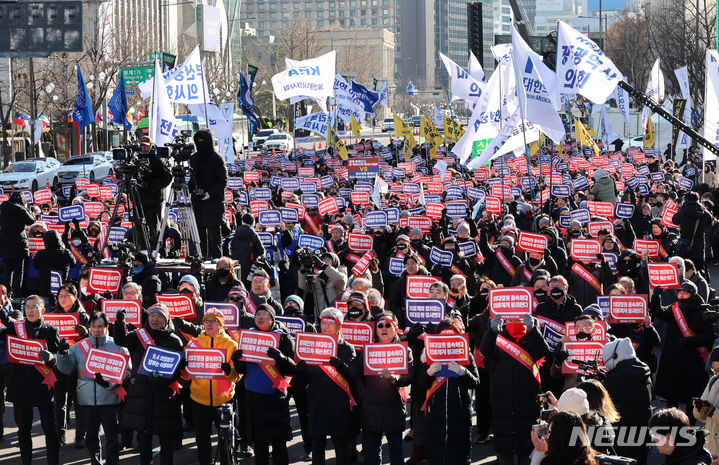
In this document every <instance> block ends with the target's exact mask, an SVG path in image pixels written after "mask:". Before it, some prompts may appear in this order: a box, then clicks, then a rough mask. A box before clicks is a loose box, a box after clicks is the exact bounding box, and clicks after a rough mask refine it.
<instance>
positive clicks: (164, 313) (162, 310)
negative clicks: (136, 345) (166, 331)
mask: <svg viewBox="0 0 719 465" xmlns="http://www.w3.org/2000/svg"><path fill="white" fill-rule="evenodd" d="M153 313H157V314H158V315H160V316H161V317H163V318H164V319H165V321H170V309H169V308H167V306H166V305H165V304H155V305H153V306H152V307H150V308H149V309H147V316H148V317H149V316H150V315H152V314H153Z"/></svg>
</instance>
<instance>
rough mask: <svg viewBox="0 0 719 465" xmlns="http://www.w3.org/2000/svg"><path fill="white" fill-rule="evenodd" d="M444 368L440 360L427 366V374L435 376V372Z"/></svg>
mask: <svg viewBox="0 0 719 465" xmlns="http://www.w3.org/2000/svg"><path fill="white" fill-rule="evenodd" d="M441 369H442V364H441V363H438V362H434V363H433V364H431V365H430V366H429V368H427V374H428V375H429V376H434V375H435V373H437V372H439V371H440V370H441Z"/></svg>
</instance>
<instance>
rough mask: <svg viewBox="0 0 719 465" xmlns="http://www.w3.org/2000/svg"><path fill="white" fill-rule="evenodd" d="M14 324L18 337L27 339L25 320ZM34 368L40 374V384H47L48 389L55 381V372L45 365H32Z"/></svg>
mask: <svg viewBox="0 0 719 465" xmlns="http://www.w3.org/2000/svg"><path fill="white" fill-rule="evenodd" d="M14 326H15V334H16V335H17V337H19V338H20V339H29V338H28V337H27V331H26V330H25V329H26V328H25V322H24V321H16V322H15V323H14ZM33 366H34V367H35V369H36V370H37V371H38V372H39V373H40V374H41V375H42V378H43V379H42V384H44V385H46V386H47V389H48V390H50V389H52V387H53V386H54V385H55V382H56V381H57V377H56V376H55V372H54V371H52V369H51V368H50V367H49V366H47V365H45V364H42V365H33Z"/></svg>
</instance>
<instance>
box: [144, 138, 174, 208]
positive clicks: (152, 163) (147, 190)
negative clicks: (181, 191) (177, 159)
mask: <svg viewBox="0 0 719 465" xmlns="http://www.w3.org/2000/svg"><path fill="white" fill-rule="evenodd" d="M143 158H144V159H146V160H148V161H149V169H143V170H142V172H141V173H140V176H141V183H140V187H139V189H138V191H139V192H140V199H141V201H142V203H160V202H162V201H163V200H164V196H163V190H164V189H165V188H166V187H167V186H169V185H170V183H171V182H172V174H171V173H170V170H169V169H168V168H167V167H166V166H165V164H164V162H163V161H162V159H160V157H159V156H158V155H157V149H156V148H155V147H153V148H152V150H151V151H150V153H149V154H148V155H147V157H143Z"/></svg>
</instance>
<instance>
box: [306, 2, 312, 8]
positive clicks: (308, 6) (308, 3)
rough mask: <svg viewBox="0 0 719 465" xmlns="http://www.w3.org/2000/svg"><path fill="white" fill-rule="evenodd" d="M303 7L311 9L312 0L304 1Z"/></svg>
mask: <svg viewBox="0 0 719 465" xmlns="http://www.w3.org/2000/svg"><path fill="white" fill-rule="evenodd" d="M305 8H307V9H308V10H311V9H312V2H305Z"/></svg>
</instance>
